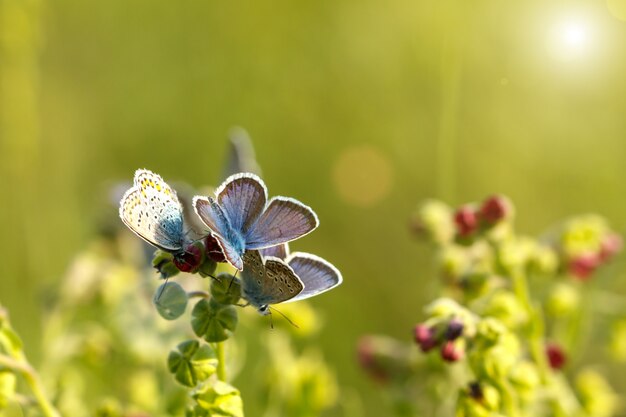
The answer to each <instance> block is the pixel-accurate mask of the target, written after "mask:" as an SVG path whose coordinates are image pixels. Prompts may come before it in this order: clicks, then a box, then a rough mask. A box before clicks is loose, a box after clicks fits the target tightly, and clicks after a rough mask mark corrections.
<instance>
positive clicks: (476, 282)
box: [358, 195, 626, 417]
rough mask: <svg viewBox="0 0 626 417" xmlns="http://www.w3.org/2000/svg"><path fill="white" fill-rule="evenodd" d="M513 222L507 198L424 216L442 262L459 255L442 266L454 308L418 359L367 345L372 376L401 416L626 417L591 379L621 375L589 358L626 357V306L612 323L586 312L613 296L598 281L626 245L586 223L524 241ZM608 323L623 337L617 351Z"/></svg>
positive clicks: (598, 221)
mask: <svg viewBox="0 0 626 417" xmlns="http://www.w3.org/2000/svg"><path fill="white" fill-rule="evenodd" d="M513 218H514V209H513V204H512V203H511V201H510V200H509V199H508V198H506V197H504V196H501V195H495V196H491V197H489V198H487V199H485V200H484V201H483V202H482V203H480V204H474V203H471V204H466V205H463V206H461V207H459V208H457V209H456V210H453V209H452V208H451V207H448V206H446V205H445V204H443V203H441V202H438V201H434V200H429V201H427V202H425V203H424V204H423V205H422V206H421V207H419V208H418V209H417V210H416V212H415V215H414V216H413V217H412V224H411V229H412V230H413V231H414V232H415V233H416V234H417V235H418V236H419V237H421V238H426V239H427V240H429V241H430V242H432V243H434V244H435V247H436V249H437V251H438V252H440V253H444V254H446V253H448V254H449V253H450V252H451V251H453V252H454V256H439V257H438V271H439V276H440V277H441V278H443V280H444V286H443V288H442V292H443V294H444V296H443V297H441V298H438V299H436V300H435V301H433V302H432V303H430V304H429V305H428V306H427V307H426V308H425V315H426V319H425V320H424V321H422V322H421V323H419V324H417V325H416V326H415V327H414V339H415V340H414V343H415V345H417V346H416V347H413V348H411V347H410V345H409V344H404V343H402V342H401V341H396V340H394V339H391V338H383V337H380V336H379V337H367V338H364V339H362V340H361V342H360V343H359V344H358V351H359V362H360V364H361V366H362V367H363V368H364V370H365V371H366V372H367V373H368V374H369V375H371V376H372V377H374V380H375V381H377V382H379V383H383V384H384V386H385V387H386V390H385V392H386V393H387V394H388V395H387V397H389V399H390V400H391V401H390V405H389V407H390V408H391V409H392V410H394V411H395V415H398V416H416V415H431V413H432V410H436V412H435V413H434V414H435V415H455V416H457V417H479V416H481V417H499V416H508V417H523V416H528V417H530V416H532V417H538V416H557V417H584V416H588V417H595V416H601V417H609V416H615V415H617V413H618V405H619V402H618V396H617V394H616V391H615V389H614V388H613V387H612V386H611V385H610V384H609V382H608V381H607V379H606V376H605V375H603V374H602V373H601V372H599V371H597V370H594V369H593V368H592V366H607V365H609V364H611V363H610V362H608V361H607V360H606V358H602V357H594V358H587V359H586V360H581V353H582V352H584V350H585V348H586V346H589V345H591V346H594V345H598V344H599V345H604V346H610V347H611V348H612V350H613V351H614V355H613V356H615V357H617V358H618V359H619V358H620V355H621V354H622V347H621V345H620V342H619V339H621V338H622V337H623V336H621V335H619V328H620V327H621V326H623V324H622V323H623V317H624V314H625V313H626V312H625V311H624V310H623V307H624V304H623V303H622V302H615V301H613V302H612V304H613V307H615V308H617V309H618V310H617V311H607V310H606V309H605V308H603V307H599V306H598V305H596V304H595V303H593V302H588V301H587V302H585V301H583V300H594V299H596V298H597V297H598V294H599V296H600V297H602V296H603V290H602V289H601V287H599V286H598V285H597V283H596V281H598V280H599V279H600V276H601V275H602V274H603V273H604V272H605V271H606V269H608V267H610V265H611V264H612V263H613V262H614V258H615V256H616V255H617V254H618V253H619V252H620V251H621V249H622V238H621V236H620V235H618V234H616V233H615V232H614V231H613V230H612V229H611V228H610V227H609V225H608V223H607V221H606V220H605V219H603V218H602V217H599V216H595V215H586V216H578V217H574V218H572V219H570V220H568V221H565V222H563V223H562V224H561V225H559V226H557V227H555V228H554V229H553V230H552V231H551V232H550V233H549V234H546V235H545V237H544V238H542V239H539V240H536V239H533V238H530V237H526V236H521V235H518V234H517V233H516V232H515V229H514V227H513ZM451 224H452V225H453V227H452V228H451V227H450V226H451ZM594 284H596V285H594ZM546 300H547V301H546ZM544 306H546V307H548V308H545V309H544ZM606 322H609V323H613V325H614V326H616V327H617V329H616V330H617V331H615V332H614V333H613V336H612V338H613V342H611V340H610V339H611V337H607V335H606V332H605V330H604V329H603V327H604V326H605V324H606ZM417 347H418V348H419V350H420V351H421V352H422V353H421V354H419V353H418V352H417V350H418V349H417ZM433 362H434V363H437V362H438V365H437V366H433ZM433 386H436V387H438V389H437V390H429V387H433Z"/></svg>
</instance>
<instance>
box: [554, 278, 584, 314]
mask: <svg viewBox="0 0 626 417" xmlns="http://www.w3.org/2000/svg"><path fill="white" fill-rule="evenodd" d="M579 306H580V293H579V291H578V290H577V289H576V288H575V287H574V286H573V285H572V284H571V283H557V284H555V285H554V286H553V287H552V289H551V290H550V295H549V296H548V300H547V302H546V310H547V313H548V314H549V315H551V316H552V317H568V316H569V315H571V314H572V313H574V312H575V311H576V310H577V309H578V307H579Z"/></svg>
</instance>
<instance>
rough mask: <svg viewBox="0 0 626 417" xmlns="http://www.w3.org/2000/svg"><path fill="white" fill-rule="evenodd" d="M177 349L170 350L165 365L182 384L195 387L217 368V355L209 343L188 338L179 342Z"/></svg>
mask: <svg viewBox="0 0 626 417" xmlns="http://www.w3.org/2000/svg"><path fill="white" fill-rule="evenodd" d="M177 349H178V350H173V351H172V352H170V354H169V357H168V358H167V367H168V369H169V370H170V372H171V373H172V374H174V377H175V378H176V380H177V381H178V382H180V383H181V384H182V385H185V386H188V387H195V386H196V385H197V384H198V382H202V381H205V380H206V379H208V378H209V377H210V376H211V375H213V374H214V373H215V371H216V370H217V355H216V354H215V351H214V350H213V349H212V348H211V347H210V346H209V345H207V344H202V345H200V342H198V341H197V340H188V341H185V342H183V343H181V344H179V345H178V346H177Z"/></svg>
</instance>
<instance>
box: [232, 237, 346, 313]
mask: <svg viewBox="0 0 626 417" xmlns="http://www.w3.org/2000/svg"><path fill="white" fill-rule="evenodd" d="M243 259H244V268H243V271H242V273H241V293H242V296H243V298H244V299H246V300H247V301H248V303H250V305H252V306H254V307H255V308H256V309H257V310H258V311H259V313H261V314H264V315H265V314H268V313H269V306H270V304H278V303H286V302H292V301H298V300H304V299H306V298H310V297H313V296H315V295H318V294H321V293H323V292H326V291H328V290H331V289H333V288H335V287H337V286H338V285H340V284H341V283H342V281H343V278H342V276H341V273H340V272H339V270H338V269H337V268H335V267H334V266H333V265H332V264H331V263H330V262H328V261H326V260H324V259H322V258H320V257H319V256H315V255H312V254H310V253H304V252H294V253H292V254H291V255H289V249H288V247H287V245H279V246H275V247H272V248H269V249H264V250H262V251H255V250H248V251H246V252H245V254H244V257H243Z"/></svg>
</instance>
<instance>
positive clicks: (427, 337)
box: [414, 324, 437, 352]
mask: <svg viewBox="0 0 626 417" xmlns="http://www.w3.org/2000/svg"><path fill="white" fill-rule="evenodd" d="M414 336H415V342H416V343H417V344H418V345H419V347H420V349H421V350H422V352H428V351H429V350H431V349H432V348H434V347H435V346H437V340H436V338H435V329H433V328H432V327H428V326H426V325H424V324H418V325H417V326H415V330H414Z"/></svg>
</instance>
